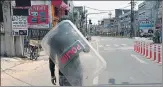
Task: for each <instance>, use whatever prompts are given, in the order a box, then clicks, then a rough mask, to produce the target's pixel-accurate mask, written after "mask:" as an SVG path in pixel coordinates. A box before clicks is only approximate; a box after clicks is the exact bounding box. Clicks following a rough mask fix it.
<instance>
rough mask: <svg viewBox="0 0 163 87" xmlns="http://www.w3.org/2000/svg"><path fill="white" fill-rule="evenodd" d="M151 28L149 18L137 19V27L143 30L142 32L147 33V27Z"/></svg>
mask: <svg viewBox="0 0 163 87" xmlns="http://www.w3.org/2000/svg"><path fill="white" fill-rule="evenodd" d="M152 28H153V23H152V21H151V20H147V19H144V20H139V29H141V30H143V32H145V33H147V32H148V30H149V29H152Z"/></svg>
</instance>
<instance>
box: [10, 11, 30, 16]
mask: <svg viewBox="0 0 163 87" xmlns="http://www.w3.org/2000/svg"><path fill="white" fill-rule="evenodd" d="M13 15H17V16H28V15H29V14H28V9H13Z"/></svg>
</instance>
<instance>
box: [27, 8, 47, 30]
mask: <svg viewBox="0 0 163 87" xmlns="http://www.w3.org/2000/svg"><path fill="white" fill-rule="evenodd" d="M28 26H29V28H36V29H37V28H39V29H40V28H49V14H48V5H32V6H31V8H30V10H29V16H28Z"/></svg>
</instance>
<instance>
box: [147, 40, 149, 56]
mask: <svg viewBox="0 0 163 87" xmlns="http://www.w3.org/2000/svg"><path fill="white" fill-rule="evenodd" d="M148 46H149V45H148V43H147V44H146V57H148Z"/></svg>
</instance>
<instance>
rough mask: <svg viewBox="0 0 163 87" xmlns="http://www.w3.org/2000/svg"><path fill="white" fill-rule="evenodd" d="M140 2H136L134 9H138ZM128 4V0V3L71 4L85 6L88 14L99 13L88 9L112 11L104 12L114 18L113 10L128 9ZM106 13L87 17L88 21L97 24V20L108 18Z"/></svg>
mask: <svg viewBox="0 0 163 87" xmlns="http://www.w3.org/2000/svg"><path fill="white" fill-rule="evenodd" d="M141 2H143V1H137V5H136V6H135V9H137V8H138V4H140V3H141ZM129 3H130V1H129V0H128V1H73V4H74V5H75V6H86V10H88V13H99V12H101V11H97V10H93V9H90V8H95V9H99V10H113V11H104V12H108V13H109V12H111V13H112V17H114V14H115V12H114V9H118V8H123V9H130V4H129ZM127 6H128V7H127ZM88 7H90V8H88ZM108 13H103V14H93V15H89V16H88V19H91V20H92V22H93V23H95V24H97V23H98V20H102V19H103V18H108V17H109V15H108Z"/></svg>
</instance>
